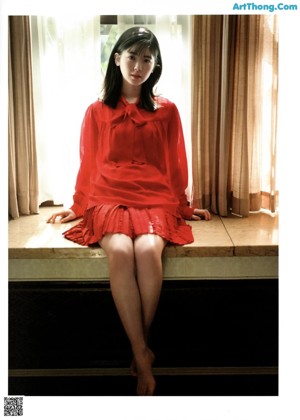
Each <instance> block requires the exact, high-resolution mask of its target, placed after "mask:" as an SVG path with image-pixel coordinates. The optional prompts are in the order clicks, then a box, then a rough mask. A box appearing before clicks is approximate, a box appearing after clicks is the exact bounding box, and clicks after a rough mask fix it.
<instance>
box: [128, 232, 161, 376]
mask: <svg viewBox="0 0 300 420" xmlns="http://www.w3.org/2000/svg"><path fill="white" fill-rule="evenodd" d="M165 245H166V241H165V240H164V239H163V238H161V237H160V236H157V235H153V234H149V235H140V236H138V237H137V238H136V239H135V241H134V252H135V260H136V269H137V281H138V287H139V292H140V296H141V304H142V317H143V318H142V319H143V329H144V336H145V342H146V343H147V344H148V337H149V330H150V326H151V324H152V321H153V318H154V315H155V312H156V309H157V305H158V301H159V297H160V293H161V287H162V261H161V255H162V251H163V249H164V247H165ZM154 359H155V356H154V354H153V352H152V351H151V350H150V349H149V360H150V362H151V365H152V364H153V362H154ZM131 371H132V374H133V375H135V374H136V361H135V360H133V362H132V365H131Z"/></svg>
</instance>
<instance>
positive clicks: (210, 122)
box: [192, 15, 278, 216]
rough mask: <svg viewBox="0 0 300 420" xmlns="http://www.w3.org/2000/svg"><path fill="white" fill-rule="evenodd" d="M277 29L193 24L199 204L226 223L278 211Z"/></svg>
mask: <svg viewBox="0 0 300 420" xmlns="http://www.w3.org/2000/svg"><path fill="white" fill-rule="evenodd" d="M276 22H277V21H276V17H266V16H258V15H253V16H246V15H241V16H194V17H193V25H192V43H193V52H192V54H193V56H192V63H193V69H192V75H193V76H192V84H193V85H192V155H193V161H192V165H193V186H194V190H193V204H194V205H195V206H199V207H210V208H211V210H212V211H213V212H214V213H217V214H220V215H222V216H226V215H228V213H229V212H233V213H237V214H239V215H243V216H247V215H248V214H249V212H250V211H258V210H260V209H261V208H262V207H264V208H267V209H269V210H271V211H275V210H276V197H277V191H276V177H275V174H276V124H277V76H276V72H277V66H278V58H277V50H278V45H277V39H276V35H277V23H276ZM266 69H267V70H268V71H269V73H270V74H272V78H271V79H272V80H271V88H270V89H267V88H266ZM270 69H271V70H270ZM270 104H271V106H270ZM266 162H267V163H266ZM266 166H268V168H267V171H266ZM266 173H267V174H269V175H266ZM266 177H269V178H270V179H269V180H268V182H266V179H265V178H266Z"/></svg>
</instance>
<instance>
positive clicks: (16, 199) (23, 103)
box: [8, 16, 38, 219]
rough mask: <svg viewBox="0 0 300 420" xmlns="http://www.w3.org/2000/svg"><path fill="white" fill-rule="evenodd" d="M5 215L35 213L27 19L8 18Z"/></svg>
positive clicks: (35, 165) (33, 142)
mask: <svg viewBox="0 0 300 420" xmlns="http://www.w3.org/2000/svg"><path fill="white" fill-rule="evenodd" d="M8 88H9V109H8V112H9V115H8V122H9V131H8V135H9V148H8V151H9V156H8V160H9V165H8V169H9V216H10V217H12V218H14V219H15V218H18V217H19V216H20V215H27V214H33V213H38V174H37V156H36V143H35V123H34V109H33V92H32V69H31V46H30V24H29V17H28V16H11V17H9V85H8Z"/></svg>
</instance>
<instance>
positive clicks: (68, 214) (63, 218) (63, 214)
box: [47, 209, 77, 223]
mask: <svg viewBox="0 0 300 420" xmlns="http://www.w3.org/2000/svg"><path fill="white" fill-rule="evenodd" d="M58 217H60V220H59V221H60V223H66V222H70V221H71V220H74V219H76V218H77V216H76V214H75V213H74V212H73V210H71V209H69V210H62V211H59V212H58V213H53V214H52V215H51V216H50V217H49V219H47V223H55V221H56V219H57V218H58Z"/></svg>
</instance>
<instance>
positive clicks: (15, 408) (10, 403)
mask: <svg viewBox="0 0 300 420" xmlns="http://www.w3.org/2000/svg"><path fill="white" fill-rule="evenodd" d="M4 415H5V416H23V397H4Z"/></svg>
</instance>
